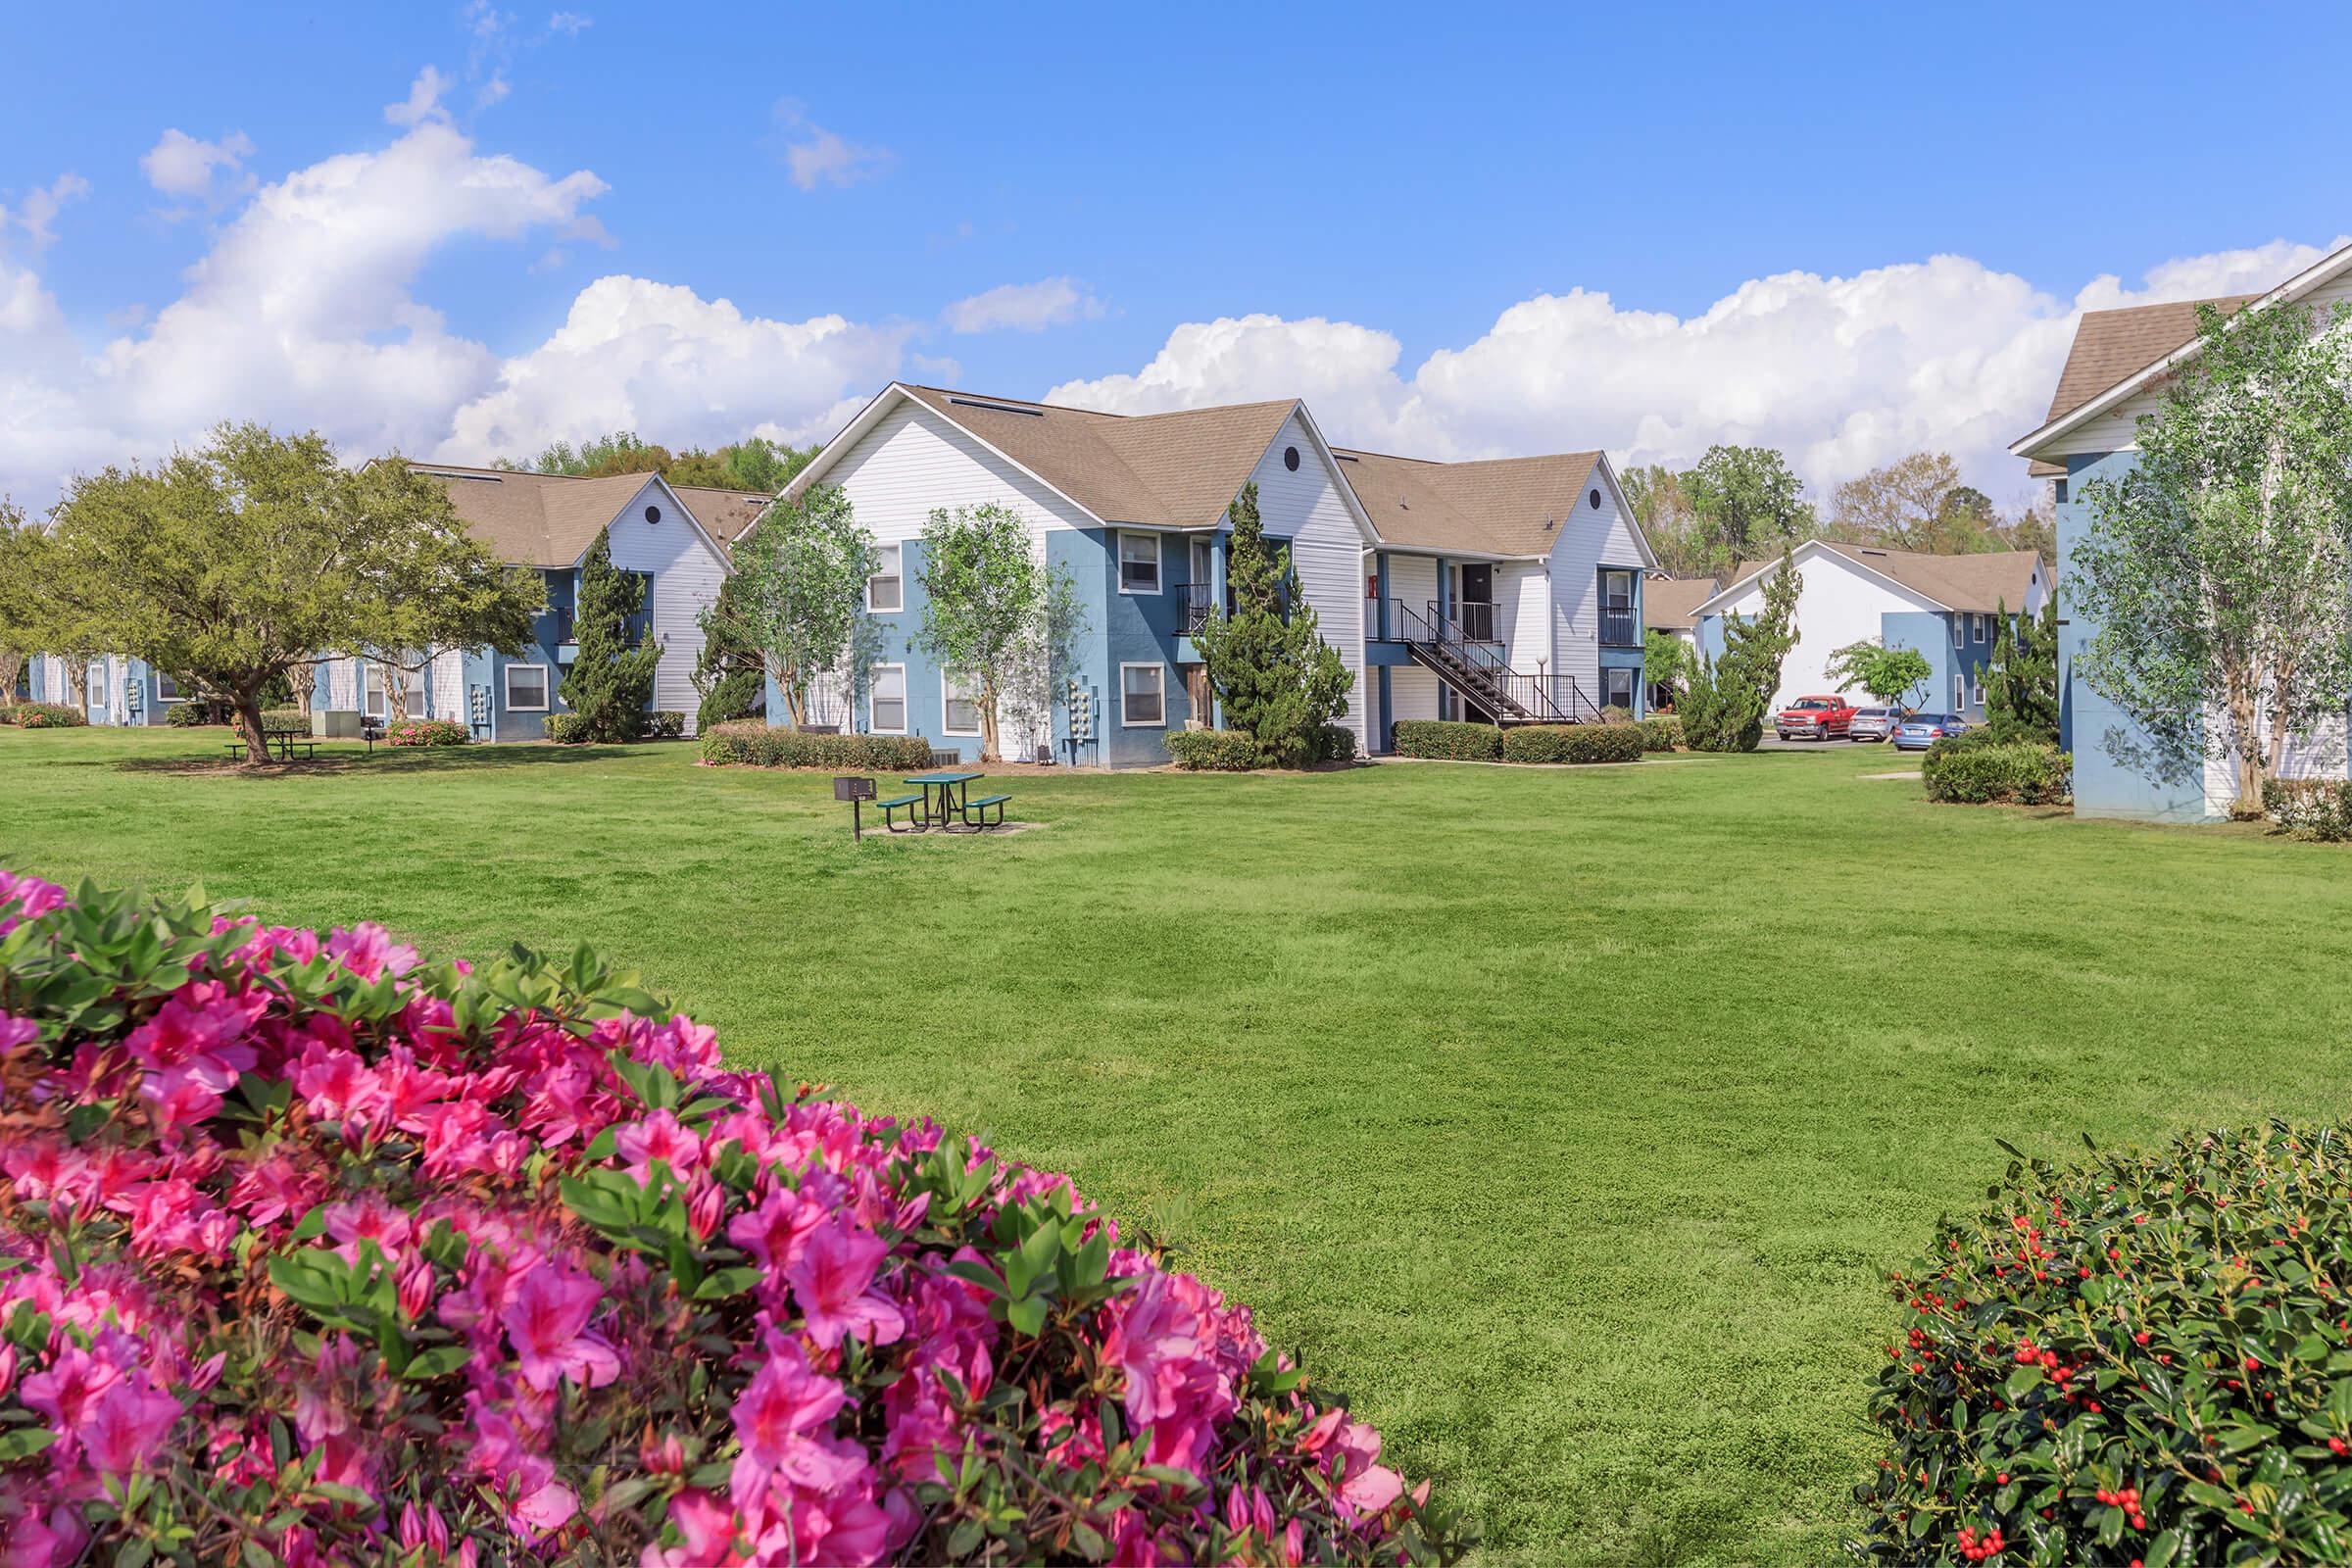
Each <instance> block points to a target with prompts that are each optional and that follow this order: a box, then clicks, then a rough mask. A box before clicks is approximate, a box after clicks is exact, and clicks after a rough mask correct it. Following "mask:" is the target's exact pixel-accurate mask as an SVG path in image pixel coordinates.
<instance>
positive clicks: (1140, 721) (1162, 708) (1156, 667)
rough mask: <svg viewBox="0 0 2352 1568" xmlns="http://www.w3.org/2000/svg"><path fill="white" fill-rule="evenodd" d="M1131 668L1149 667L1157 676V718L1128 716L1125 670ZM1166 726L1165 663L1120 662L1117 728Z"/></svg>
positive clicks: (1160, 727)
mask: <svg viewBox="0 0 2352 1568" xmlns="http://www.w3.org/2000/svg"><path fill="white" fill-rule="evenodd" d="M1131 669H1149V670H1152V671H1153V672H1154V673H1156V674H1157V675H1158V676H1159V716H1158V717H1157V718H1148V719H1147V718H1130V717H1128V716H1127V672H1128V671H1129V670H1131ZM1167 727H1168V666H1167V665H1165V664H1158V663H1152V662H1149V661H1145V662H1139V663H1133V664H1121V665H1120V666H1119V728H1121V729H1166V728H1167Z"/></svg>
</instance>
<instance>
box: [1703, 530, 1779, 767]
mask: <svg viewBox="0 0 2352 1568" xmlns="http://www.w3.org/2000/svg"><path fill="white" fill-rule="evenodd" d="M1803 587H1804V579H1803V578H1801V577H1799V576H1798V575H1797V571H1796V563H1795V561H1794V560H1792V559H1791V558H1790V556H1789V553H1788V552H1787V551H1784V552H1782V555H1781V564H1780V565H1779V566H1777V567H1775V568H1774V569H1773V573H1772V575H1771V576H1769V577H1767V578H1766V579H1765V580H1764V607H1763V610H1762V611H1761V613H1757V614H1754V615H1733V614H1727V615H1725V616H1724V617H1723V655H1722V657H1721V658H1718V659H1709V658H1707V657H1706V655H1704V654H1703V653H1702V654H1701V655H1700V656H1699V658H1698V660H1697V662H1696V663H1695V664H1694V665H1693V666H1692V668H1691V675H1690V684H1689V687H1688V689H1687V690H1686V691H1685V693H1684V697H1683V705H1682V707H1681V709H1680V710H1679V712H1680V714H1681V716H1682V720H1683V739H1684V741H1685V743H1686V744H1688V745H1689V746H1690V748H1691V750H1692V751H1694V752H1752V751H1754V750H1755V749H1756V746H1757V744H1758V743H1759V742H1761V741H1762V740H1763V738H1764V715H1765V714H1766V713H1767V712H1769V711H1771V708H1772V698H1773V694H1774V693H1775V692H1777V691H1779V690H1780V688H1781V664H1782V662H1784V661H1786V660H1787V659H1788V657H1789V649H1791V648H1794V647H1795V646H1796V642H1797V632H1796V599H1797V594H1798V593H1799V591H1800V590H1801V589H1802V588H1803Z"/></svg>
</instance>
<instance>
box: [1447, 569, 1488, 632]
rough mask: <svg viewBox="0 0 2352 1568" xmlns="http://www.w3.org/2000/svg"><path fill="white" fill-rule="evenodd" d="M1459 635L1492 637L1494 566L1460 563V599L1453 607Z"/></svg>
mask: <svg viewBox="0 0 2352 1568" xmlns="http://www.w3.org/2000/svg"><path fill="white" fill-rule="evenodd" d="M1453 618H1454V619H1455V620H1457V621H1459V622H1461V627H1462V635H1463V636H1465V637H1468V638H1471V639H1472V640H1474V641H1477V642H1482V643H1484V642H1493V641H1494V640H1495V568H1494V567H1493V566H1490V565H1487V564H1484V563H1480V564H1476V565H1472V564H1467V563H1465V564H1463V566H1462V602H1461V603H1460V604H1459V605H1457V606H1455V607H1454V617H1453Z"/></svg>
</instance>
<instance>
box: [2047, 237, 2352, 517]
mask: <svg viewBox="0 0 2352 1568" xmlns="http://www.w3.org/2000/svg"><path fill="white" fill-rule="evenodd" d="M2348 270H2352V245H2346V246H2344V247H2343V248H2342V249H2340V250H2337V251H2335V252H2333V253H2332V254H2330V255H2327V256H2325V257H2323V258H2321V259H2320V260H2319V261H2318V262H2317V263H2315V264H2313V265H2312V266H2310V267H2308V268H2306V269H2304V270H2302V271H2300V272H2298V273H2296V274H2295V275H2294V276H2293V277H2290V278H2288V279H2287V280H2286V281H2285V282H2283V283H2281V284H2279V285H2278V287H2277V288H2275V289H2272V290H2271V291H2270V292H2269V293H2267V294H2228V295H2221V296H2217V297H2216V298H2213V299H2208V300H2183V301H2178V302H2175V303H2171V304H2165V305H2134V306H2131V307H2129V308H2128V309H2124V310H2118V311H2085V312H2083V314H2082V320H2081V321H2080V322H2079V323H2078V324H2077V325H2076V327H2075V343H2074V347H2073V348H2072V349H2071V350H2070V351H2069V352H2068V354H2067V357H2066V368H2065V369H2064V370H2062V371H2060V372H2059V375H2058V389H2057V391H2056V392H2055V393H2053V394H2052V395H2051V398H2050V412H2049V414H2048V415H2047V416H2045V417H2043V419H2042V422H2041V426H2040V428H2039V429H2036V430H2035V431H2034V432H2033V433H2032V434H2031V435H2026V436H2021V437H2020V438H2018V439H2017V440H2016V441H2015V442H2012V443H2011V444H2010V447H2009V451H2010V453H2011V454H2012V455H2014V456H2016V457H2021V458H2031V457H2034V456H2035V449H2037V448H2038V447H2040V446H2041V445H2042V444H2043V443H2044V442H2046V441H2048V440H2050V439H2051V438H2053V437H2055V436H2057V435H2058V434H2059V433H2061V432H2062V431H2064V430H2066V429H2069V428H2071V427H2073V426H2075V425H2077V424H2081V423H2082V422H2083V421H2084V420H2087V419H2091V418H2095V417H2098V416H2099V415H2100V414H2102V413H2104V412H2106V411H2107V410H2109V409H2111V408H2113V407H2115V406H2116V405H2117V404H2119V403H2121V402H2123V401H2124V400H2125V399H2127V398H2129V397H2131V396H2132V395H2133V394H2135V393H2137V392H2139V391H2140V390H2141V389H2142V388H2144V387H2146V386H2148V385H2149V384H2150V383H2151V382H2153V381H2154V380H2155V379H2156V378H2157V377H2158V376H2160V375H2162V374H2163V373H2164V372H2165V370H2166V369H2168V368H2170V367H2171V366H2173V365H2174V364H2176V363H2177V362H2179V361H2180V360H2181V359H2183V358H2184V357H2186V356H2187V355H2189V354H2193V353H2194V352H2195V351H2196V344H2197V307H2198V306H2199V305H2211V306H2213V307H2214V308H2216V309H2217V310H2219V311H2220V312H2221V313H2222V314H2223V315H2224V316H2234V315H2235V314H2236V313H2237V312H2239V311H2241V310H2244V309H2246V308H2247V307H2248V306H2255V307H2260V306H2264V305H2272V304H2278V303H2280V302H2283V301H2289V300H2296V299H2300V298H2302V297H2303V296H2304V295H2305V294H2308V293H2310V292H2311V291H2312V290H2313V289H2315V288H2318V287H2319V286H2320V285H2321V284H2323V283H2326V282H2327V281H2328V280H2329V279H2331V278H2334V277H2337V276H2340V275H2341V274H2343V273H2344V272H2346V271H2348ZM2036 471H2037V472H2038V471H2041V466H2039V465H2037V466H2036Z"/></svg>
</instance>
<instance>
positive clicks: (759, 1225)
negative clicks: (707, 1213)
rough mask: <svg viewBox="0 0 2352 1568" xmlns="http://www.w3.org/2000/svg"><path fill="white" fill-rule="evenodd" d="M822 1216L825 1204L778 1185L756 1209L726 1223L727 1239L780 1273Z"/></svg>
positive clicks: (797, 1254)
mask: <svg viewBox="0 0 2352 1568" xmlns="http://www.w3.org/2000/svg"><path fill="white" fill-rule="evenodd" d="M824 1217H825V1205H824V1204H822V1203H819V1202H814V1201H809V1200H808V1199H805V1198H803V1197H802V1196H801V1195H800V1194H799V1193H796V1192H793V1191H791V1190H790V1189H788V1188H781V1187H780V1188H778V1189H776V1191H774V1192H773V1193H770V1194H769V1195H768V1197H767V1201H765V1202H763V1203H761V1204H760V1206H759V1207H758V1208H755V1209H751V1210H749V1211H747V1212H745V1213H741V1214H738V1215H736V1216H735V1217H734V1218H733V1219H732V1220H730V1221H728V1222H727V1240H728V1241H730V1242H733V1243H734V1244H735V1245H736V1246H737V1247H740V1248H742V1249H743V1250H745V1251H747V1252H749V1253H751V1254H752V1256H753V1257H754V1258H756V1259H757V1260H758V1261H759V1263H760V1267H762V1268H765V1269H768V1270H770V1271H772V1272H777V1273H781V1272H782V1271H783V1270H785V1269H787V1268H790V1267H791V1266H792V1265H793V1264H794V1263H796V1262H798V1261H800V1256H801V1245H802V1243H803V1242H805V1241H806V1240H807V1239H808V1236H809V1232H810V1231H812V1230H814V1229H816V1227H817V1223H818V1222H819V1221H820V1220H822V1219H823V1218H824Z"/></svg>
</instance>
